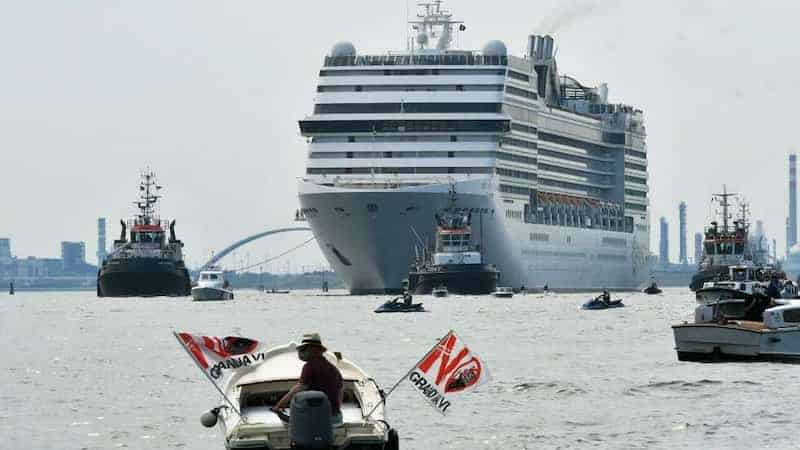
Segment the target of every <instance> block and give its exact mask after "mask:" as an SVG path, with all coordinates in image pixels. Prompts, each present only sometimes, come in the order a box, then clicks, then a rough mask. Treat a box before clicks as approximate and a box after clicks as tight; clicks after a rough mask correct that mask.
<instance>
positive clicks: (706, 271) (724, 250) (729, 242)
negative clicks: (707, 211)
mask: <svg viewBox="0 0 800 450" xmlns="http://www.w3.org/2000/svg"><path fill="white" fill-rule="evenodd" d="M735 195H736V194H732V193H729V192H728V191H727V189H723V193H722V194H715V195H714V196H713V200H714V201H718V202H719V204H720V206H721V207H722V223H719V222H717V221H713V222H711V226H710V227H707V228H706V230H705V236H704V240H703V258H702V259H701V260H700V262H699V265H698V271H697V273H695V274H694V275H693V276H692V281H691V284H690V285H689V287H690V289H691V290H692V291H697V290H698V289H701V288H702V287H703V285H704V284H705V283H707V282H710V281H715V280H721V279H725V278H726V277H727V275H728V268H729V267H731V266H739V265H749V266H753V265H763V264H765V263H766V261H754V254H753V251H752V250H753V249H752V248H751V247H750V245H748V225H747V217H746V216H747V206H746V205H744V204H743V205H742V206H743V208H742V213H741V217H739V219H738V220H734V221H733V226H731V225H730V223H731V221H730V217H731V216H730V215H729V212H728V210H729V208H730V207H731V203H730V201H729V200H728V199H729V198H730V197H733V196H735Z"/></svg>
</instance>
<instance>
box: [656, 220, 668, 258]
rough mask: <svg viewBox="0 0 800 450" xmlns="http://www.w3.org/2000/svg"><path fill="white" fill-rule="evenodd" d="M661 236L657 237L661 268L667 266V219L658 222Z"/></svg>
mask: <svg viewBox="0 0 800 450" xmlns="http://www.w3.org/2000/svg"><path fill="white" fill-rule="evenodd" d="M660 225H661V236H659V249H658V250H659V251H658V256H659V263H660V264H661V265H662V266H667V265H669V224H668V223H667V218H666V217H662V218H661V221H660Z"/></svg>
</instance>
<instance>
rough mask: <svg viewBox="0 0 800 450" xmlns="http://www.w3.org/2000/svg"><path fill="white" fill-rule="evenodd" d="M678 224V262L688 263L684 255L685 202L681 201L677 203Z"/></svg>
mask: <svg viewBox="0 0 800 450" xmlns="http://www.w3.org/2000/svg"><path fill="white" fill-rule="evenodd" d="M678 226H679V233H680V236H678V241H679V244H680V263H681V264H689V259H688V256H687V255H686V202H681V204H680V205H678Z"/></svg>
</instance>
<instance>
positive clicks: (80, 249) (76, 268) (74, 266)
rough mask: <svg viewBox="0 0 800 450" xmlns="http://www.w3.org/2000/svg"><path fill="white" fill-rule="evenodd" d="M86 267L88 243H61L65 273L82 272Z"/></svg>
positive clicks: (62, 265) (62, 266)
mask: <svg viewBox="0 0 800 450" xmlns="http://www.w3.org/2000/svg"><path fill="white" fill-rule="evenodd" d="M85 267H86V243H85V242H66V241H65V242H62V243H61V268H62V270H63V271H64V272H67V273H70V272H81V271H83V270H85Z"/></svg>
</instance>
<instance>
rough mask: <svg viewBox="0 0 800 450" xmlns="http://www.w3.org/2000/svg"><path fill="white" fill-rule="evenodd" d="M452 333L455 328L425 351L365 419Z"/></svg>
mask: <svg viewBox="0 0 800 450" xmlns="http://www.w3.org/2000/svg"><path fill="white" fill-rule="evenodd" d="M451 334H453V330H450V331H448V332H447V334H445V335H444V336H443V337H441V338H440V339H439V342H437V343H436V345H434V346H433V347H432V348H431V349H430V350H428V353H425V356H423V357H422V358H420V359H419V361H417V362H416V363H415V364H414V365H413V366H411V369H409V371H408V372H406V373H405V375H403V377H402V378H400V379H399V380H397V383H395V384H394V385H393V386H392V387H391V388H390V389H389V392H387V393H385V394H383V395H382V396H381V400H380V401H379V402H378V403H377V404H376V405H375V406H374V407H373V408H372V409H371V410H370V411H369V413H367V415H366V416H364V420H367V419H369V417H370V416H371V415H372V413H374V412H375V410H376V409H378V406H381V405H382V404H384V403H386V398H387V397H389V394H391V393H392V392H394V390H395V389H397V387H398V386H400V383H402V382H403V381H405V379H406V378H408V376H409V375H410V374H411V372H413V371H414V369H416V368H417V366H418V365H419V363H421V362H422V361H424V360H425V359H427V358H428V356H430V354H431V353H433V352H434V351H435V350H436V349H437V348H439V346H440V345H441V344H442V342H444V340H445V339H447V337H448V336H450V335H451Z"/></svg>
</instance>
